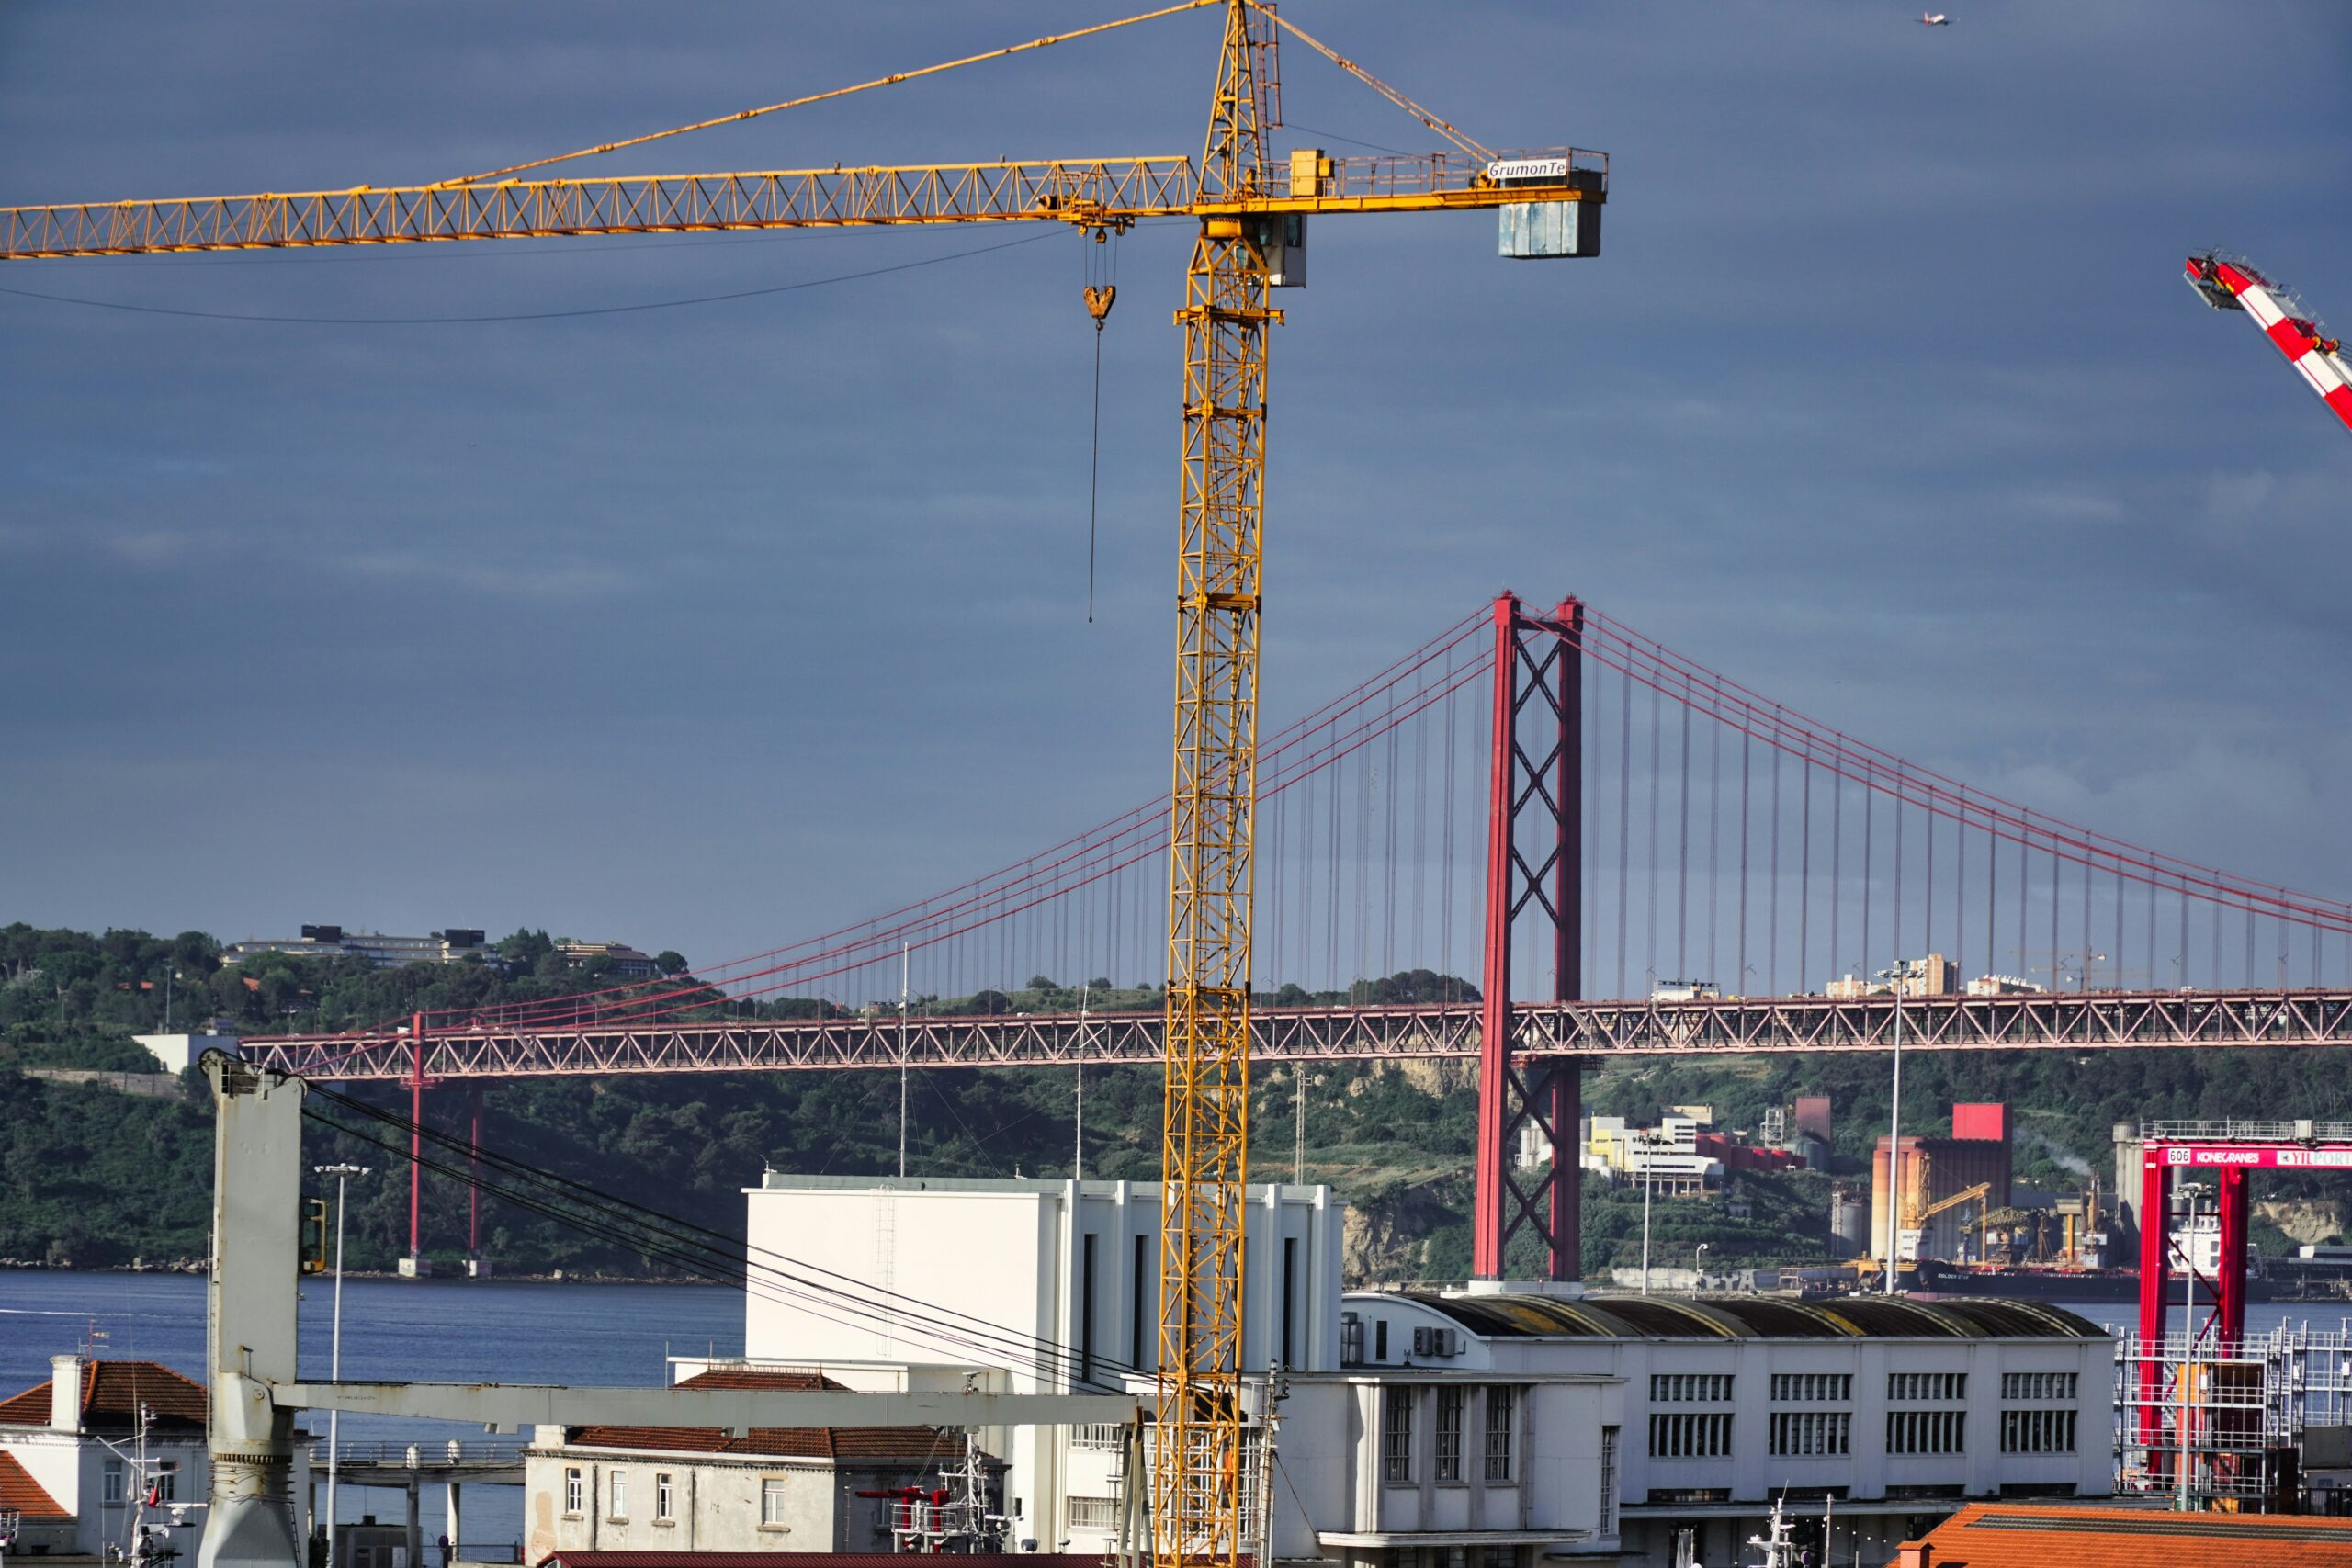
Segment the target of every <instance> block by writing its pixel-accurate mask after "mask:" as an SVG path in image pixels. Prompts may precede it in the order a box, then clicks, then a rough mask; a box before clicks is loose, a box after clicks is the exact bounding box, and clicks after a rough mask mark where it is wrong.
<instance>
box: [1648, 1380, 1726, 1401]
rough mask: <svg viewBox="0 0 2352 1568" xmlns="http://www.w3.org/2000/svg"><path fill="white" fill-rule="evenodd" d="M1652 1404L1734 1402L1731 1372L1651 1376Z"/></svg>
mask: <svg viewBox="0 0 2352 1568" xmlns="http://www.w3.org/2000/svg"><path fill="white" fill-rule="evenodd" d="M1650 1403H1651V1404H1730V1403H1731V1374H1730V1373H1729V1372H1653V1373H1651V1374H1650Z"/></svg>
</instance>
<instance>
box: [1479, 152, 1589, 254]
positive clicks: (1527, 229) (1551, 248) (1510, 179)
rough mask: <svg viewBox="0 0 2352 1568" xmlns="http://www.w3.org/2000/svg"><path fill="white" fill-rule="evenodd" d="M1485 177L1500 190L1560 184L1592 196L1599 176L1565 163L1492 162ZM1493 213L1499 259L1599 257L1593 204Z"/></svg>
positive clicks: (1523, 204) (1527, 204) (1515, 206)
mask: <svg viewBox="0 0 2352 1568" xmlns="http://www.w3.org/2000/svg"><path fill="white" fill-rule="evenodd" d="M1487 178H1488V179H1489V180H1492V181H1493V182H1494V183H1495V184H1497V185H1498V186H1504V187H1505V188H1506V189H1508V188H1509V187H1510V186H1556V185H1559V184H1561V183H1563V182H1566V184H1569V185H1572V186H1577V188H1579V189H1589V190H1591V191H1593V192H1595V193H1596V194H1597V193H1598V192H1599V190H1600V173H1599V171H1597V170H1592V169H1577V168H1572V167H1570V165H1569V160H1568V159H1566V158H1498V159H1497V160H1495V161H1494V162H1493V163H1491V164H1487ZM1588 181H1589V184H1588ZM1497 210H1498V212H1500V213H1501V215H1502V247H1501V248H1502V254H1504V255H1506V256H1509V257H1510V258H1511V259H1512V260H1514V261H1544V260H1551V259H1554V258H1557V257H1564V256H1597V255H1599V254H1600V202H1598V201H1514V202H1511V203H1510V204H1508V205H1507V206H1504V207H1501V208H1498V209H1497Z"/></svg>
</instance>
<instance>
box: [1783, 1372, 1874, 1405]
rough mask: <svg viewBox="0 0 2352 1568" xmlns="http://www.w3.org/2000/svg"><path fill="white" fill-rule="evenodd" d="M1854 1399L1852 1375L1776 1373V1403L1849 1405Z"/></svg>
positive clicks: (1846, 1373)
mask: <svg viewBox="0 0 2352 1568" xmlns="http://www.w3.org/2000/svg"><path fill="white" fill-rule="evenodd" d="M1853 1397H1854V1374H1853V1373H1851V1372H1774V1373H1773V1374H1772V1403H1773V1404H1850V1403H1851V1402H1852V1400H1853Z"/></svg>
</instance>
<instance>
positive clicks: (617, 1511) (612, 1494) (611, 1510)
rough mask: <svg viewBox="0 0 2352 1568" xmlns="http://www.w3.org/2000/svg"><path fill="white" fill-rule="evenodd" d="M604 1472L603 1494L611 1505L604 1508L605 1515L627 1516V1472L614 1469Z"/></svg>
mask: <svg viewBox="0 0 2352 1568" xmlns="http://www.w3.org/2000/svg"><path fill="white" fill-rule="evenodd" d="M606 1473H607V1480H606V1482H605V1496H606V1498H607V1499H609V1501H610V1503H611V1505H612V1506H610V1507H608V1508H606V1509H605V1517H606V1518H608V1519H626V1518H628V1471H626V1470H616V1471H610V1472H606Z"/></svg>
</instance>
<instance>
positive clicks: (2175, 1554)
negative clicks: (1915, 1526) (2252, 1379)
mask: <svg viewBox="0 0 2352 1568" xmlns="http://www.w3.org/2000/svg"><path fill="white" fill-rule="evenodd" d="M1920 1539H1921V1540H1924V1541H1925V1542H1926V1543H1927V1544H1928V1546H1929V1547H1930V1548H1932V1549H1933V1551H1932V1556H1931V1558H1930V1561H1931V1562H1933V1563H1934V1565H1935V1568H2051V1565H2052V1564H2053V1563H2061V1562H2063V1563H2064V1564H2065V1565H2066V1568H2145V1565H2146V1564H2149V1563H2156V1562H2161V1563H2163V1564H2165V1568H2321V1565H2322V1564H2326V1565H2327V1568H2342V1565H2343V1564H2344V1563H2346V1562H2352V1518H2323V1517H2314V1516H2310V1515H2294V1516H2282V1515H2277V1514H2175V1513H2168V1512H2164V1511H2161V1510H2157V1509H2152V1508H2076V1507H2069V1506H2064V1505H2063V1504H2061V1505H2045V1506H2030V1505H2025V1504H2018V1503H1972V1504H1970V1505H1969V1506H1967V1507H1965V1508H1962V1510H1961V1511H1960V1512H1959V1513H1957V1514H1954V1515H1953V1516H1952V1517H1951V1518H1949V1519H1946V1520H1945V1521H1944V1522H1943V1523H1942V1524H1940V1525H1938V1526H1937V1527H1936V1528H1935V1529H1932V1530H1930V1531H1928V1534H1927V1535H1925V1536H1923V1537H1921V1538H1920Z"/></svg>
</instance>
